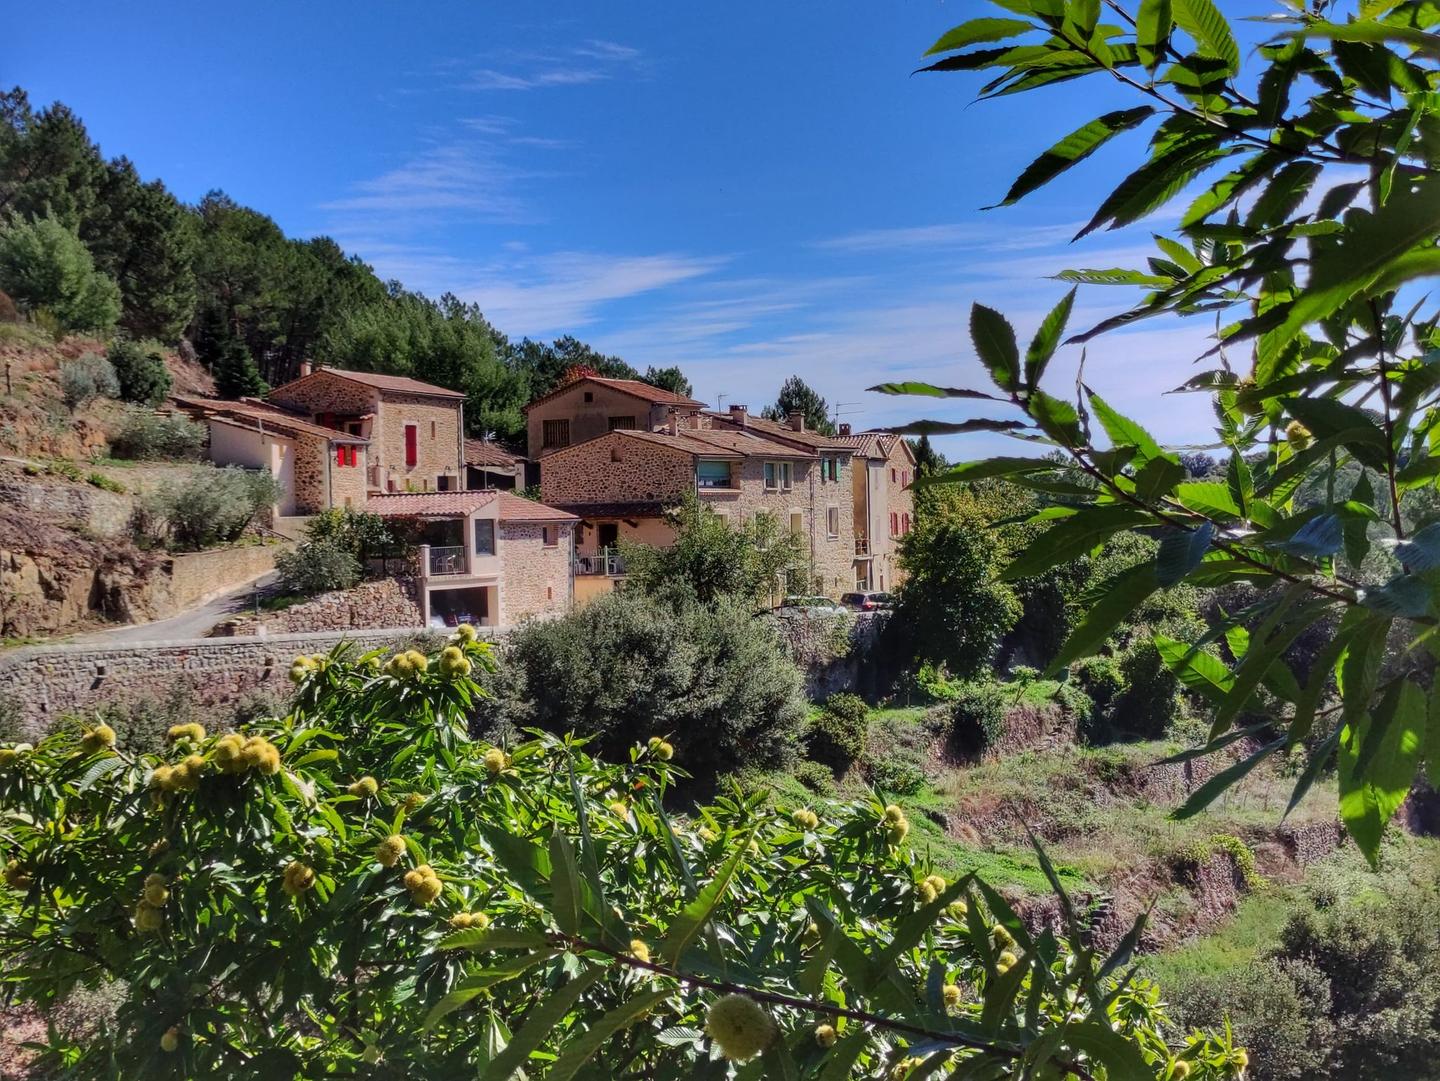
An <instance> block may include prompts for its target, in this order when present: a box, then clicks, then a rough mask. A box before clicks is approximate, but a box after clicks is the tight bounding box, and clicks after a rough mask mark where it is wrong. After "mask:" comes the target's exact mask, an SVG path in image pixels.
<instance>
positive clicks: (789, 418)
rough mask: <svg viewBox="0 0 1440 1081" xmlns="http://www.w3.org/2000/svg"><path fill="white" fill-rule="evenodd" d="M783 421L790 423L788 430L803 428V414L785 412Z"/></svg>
mask: <svg viewBox="0 0 1440 1081" xmlns="http://www.w3.org/2000/svg"><path fill="white" fill-rule="evenodd" d="M785 423H786V424H788V425H790V430H791V431H792V432H803V431H804V430H805V414H804V413H786V414H785Z"/></svg>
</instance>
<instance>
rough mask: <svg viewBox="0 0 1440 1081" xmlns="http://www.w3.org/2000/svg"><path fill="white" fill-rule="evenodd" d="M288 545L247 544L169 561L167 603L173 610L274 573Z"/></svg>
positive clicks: (212, 549)
mask: <svg viewBox="0 0 1440 1081" xmlns="http://www.w3.org/2000/svg"><path fill="white" fill-rule="evenodd" d="M289 549H290V545H288V544H283V543H282V544H247V545H240V546H237V547H234V548H210V549H207V550H206V551H203V552H182V553H180V554H178V555H175V556H171V557H170V566H169V574H170V599H171V601H172V603H173V604H174V607H175V608H176V610H179V609H181V608H187V607H189V606H190V605H192V604H195V603H196V602H198V601H201V600H203V599H204V598H206V597H211V596H214V595H216V594H218V593H224V592H227V591H228V590H231V589H234V588H235V587H236V586H240V585H244V584H245V583H246V582H250V581H253V580H254V579H256V578H259V577H260V576H261V575H262V574H265V573H267V572H269V571H272V570H274V569H275V558H276V556H278V555H279V554H280V553H281V552H285V551H289Z"/></svg>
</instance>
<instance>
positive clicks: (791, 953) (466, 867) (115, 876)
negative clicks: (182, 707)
mask: <svg viewBox="0 0 1440 1081" xmlns="http://www.w3.org/2000/svg"><path fill="white" fill-rule="evenodd" d="M468 632H469V628H463V629H462V630H461V631H460V632H458V633H457V635H456V636H455V637H454V638H453V639H452V641H451V643H450V644H449V645H447V646H446V648H445V649H444V651H442V652H439V653H436V654H430V655H426V654H423V653H419V652H417V651H407V652H404V653H399V654H396V655H395V656H393V657H391V658H390V659H389V660H385V658H384V657H383V655H382V654H381V652H379V651H377V652H375V653H370V654H364V655H359V656H357V655H355V654H354V653H353V652H346V651H344V650H342V651H338V652H336V653H333V654H330V655H328V656H314V657H298V658H296V660H295V663H294V665H293V666H292V670H291V677H292V679H294V680H296V681H297V683H298V684H299V693H298V696H297V698H296V700H295V702H294V703H293V708H292V709H291V710H290V711H289V712H288V713H287V714H286V716H284V717H283V718H269V717H264V718H256V719H255V720H253V721H251V722H250V723H249V724H247V725H246V726H245V727H244V729H243V730H241V731H237V732H234V733H228V732H227V733H214V732H206V731H205V730H204V729H203V728H201V727H200V726H199V725H196V724H183V725H178V726H176V727H175V728H173V729H172V730H171V731H170V732H169V734H168V740H167V743H168V746H167V748H166V749H164V750H161V751H160V752H158V753H145V752H141V751H138V750H134V749H131V748H127V747H125V746H122V745H119V744H117V741H116V735H115V732H114V731H113V730H111V729H110V728H109V727H108V726H105V725H103V724H97V725H94V726H92V727H90V728H88V729H83V730H80V731H74V730H66V731H61V732H57V733H56V734H54V735H52V736H50V737H48V738H46V739H45V740H44V741H43V742H41V743H40V744H39V745H38V746H35V747H30V746H29V745H20V746H7V747H5V748H4V749H3V757H0V793H3V797H4V798H3V799H0V816H3V817H0V823H3V833H4V836H5V837H6V845H7V853H8V863H7V865H6V870H5V888H4V889H3V890H0V929H3V932H4V939H5V941H6V943H7V944H8V948H9V953H8V957H7V965H6V967H5V969H4V970H3V976H0V978H3V979H4V980H5V982H6V983H7V984H8V985H9V987H10V988H11V989H13V991H14V992H15V993H17V994H18V995H19V996H20V997H21V998H22V999H23V1000H25V1001H29V1002H34V1003H37V1004H39V1005H41V1006H42V1007H49V1006H52V1005H54V1004H56V1003H58V1002H61V1001H63V1000H65V999H66V998H67V997H68V996H70V995H71V994H72V992H73V991H74V990H75V989H76V988H77V987H80V986H83V985H85V984H87V983H95V982H97V981H111V982H110V985H109V986H110V987H111V993H112V995H113V996H114V997H115V1000H116V1008H115V1011H114V1014H113V1016H107V1017H106V1018H105V1019H104V1021H103V1023H101V1024H98V1025H96V1027H95V1031H94V1033H93V1035H91V1036H90V1037H89V1038H87V1039H84V1040H79V1041H67V1040H66V1038H65V1037H64V1035H63V1034H62V1033H60V1032H58V1031H56V1032H54V1033H52V1035H51V1042H50V1044H49V1046H48V1049H47V1054H48V1056H49V1057H48V1061H46V1062H44V1063H42V1065H43V1066H46V1067H51V1068H63V1069H64V1072H65V1073H66V1074H67V1075H69V1076H74V1077H78V1078H102V1077H117V1076H119V1077H239V1076H264V1077H269V1078H321V1077H332V1076H340V1075H343V1076H353V1077H362V1078H376V1079H378V1078H384V1077H395V1076H402V1075H403V1076H426V1077H437V1078H438V1077H459V1076H465V1077H479V1078H482V1079H487V1081H499V1079H504V1078H509V1077H511V1076H513V1075H514V1074H515V1073H516V1071H518V1070H524V1071H526V1072H527V1074H528V1075H531V1076H541V1075H543V1076H546V1077H548V1078H550V1079H552V1081H562V1079H564V1078H569V1077H576V1076H581V1075H585V1076H607V1077H632V1076H633V1077H657V1078H659V1077H676V1078H678V1077H690V1076H715V1077H719V1076H725V1075H727V1074H728V1073H729V1070H728V1068H727V1066H728V1064H727V1063H725V1062H724V1061H722V1059H726V1058H728V1059H730V1060H731V1061H732V1062H733V1063H734V1064H735V1066H736V1067H738V1069H739V1073H738V1076H740V1077H761V1076H764V1077H793V1078H797V1079H799V1078H815V1079H819V1078H825V1079H836V1078H849V1077H886V1076H890V1077H912V1078H913V1077H920V1076H923V1075H924V1074H926V1073H931V1074H933V1073H934V1071H935V1070H937V1069H939V1070H945V1071H952V1072H953V1070H955V1069H957V1068H962V1069H966V1070H969V1071H970V1072H972V1073H977V1074H978V1075H979V1076H1002V1075H1015V1074H1017V1073H1019V1072H1021V1071H1026V1072H1031V1068H1032V1067H1035V1068H1038V1069H1040V1070H1042V1071H1050V1072H1053V1073H1056V1074H1063V1073H1065V1072H1071V1073H1075V1074H1077V1075H1078V1076H1085V1077H1090V1078H1096V1079H1113V1081H1119V1079H1121V1078H1135V1079H1140V1078H1159V1077H1165V1078H1173V1077H1176V1076H1186V1075H1188V1076H1189V1077H1190V1078H1192V1079H1195V1081H1213V1079H1218V1078H1221V1077H1225V1076H1233V1075H1234V1073H1236V1072H1237V1071H1238V1070H1239V1069H1240V1068H1241V1067H1242V1066H1243V1063H1244V1060H1243V1057H1242V1056H1243V1052H1241V1051H1240V1050H1239V1049H1237V1048H1232V1047H1231V1046H1229V1044H1228V1041H1226V1040H1225V1039H1224V1038H1215V1037H1210V1036H1205V1035H1203V1034H1199V1033H1196V1034H1193V1035H1191V1036H1189V1037H1184V1036H1182V1035H1181V1034H1180V1033H1178V1032H1177V1031H1175V1030H1174V1028H1173V1026H1171V1025H1170V1024H1169V1023H1168V1022H1167V1018H1166V1013H1165V1007H1164V1006H1163V1004H1162V1003H1161V1001H1160V998H1159V992H1158V989H1156V988H1155V987H1153V985H1151V984H1149V983H1147V982H1146V981H1144V980H1139V979H1135V978H1133V977H1129V978H1126V979H1121V978H1120V976H1119V973H1120V966H1122V965H1123V964H1125V962H1126V961H1127V959H1128V954H1129V951H1130V948H1131V941H1133V940H1127V943H1126V945H1124V946H1123V947H1122V948H1121V949H1120V950H1119V951H1118V952H1116V953H1115V954H1113V955H1111V956H1109V957H1105V956H1101V955H1098V954H1096V953H1095V952H1093V951H1092V950H1091V949H1090V948H1089V947H1087V946H1086V945H1085V943H1084V941H1083V940H1082V939H1081V937H1080V936H1079V934H1078V932H1077V931H1076V930H1075V928H1074V927H1073V921H1072V926H1071V927H1070V928H1069V930H1067V931H1066V932H1065V934H1064V938H1063V939H1062V938H1060V937H1057V935H1056V934H1054V933H1052V932H1050V931H1045V932H1043V933H1041V934H1038V935H1032V934H1031V932H1030V931H1028V930H1027V928H1026V926H1025V924H1024V923H1022V922H1021V921H1020V920H1019V919H1018V917H1017V916H1016V915H1015V913H1014V912H1013V911H1012V910H1011V908H1010V906H1009V905H1008V904H1007V903H1006V902H1005V901H1004V899H1003V898H1002V897H1001V896H1000V894H999V893H997V892H995V890H993V889H992V888H991V887H990V886H989V885H988V884H985V883H983V882H981V881H980V880H978V879H976V878H974V877H973V876H966V877H965V878H963V879H960V880H958V881H953V882H952V881H947V880H945V879H944V878H941V877H939V876H935V875H933V874H930V873H929V870H928V868H927V866H926V863H925V860H924V858H923V857H921V856H920V855H918V854H917V853H914V852H912V851H911V849H910V847H909V845H908V844H907V843H906V834H907V832H908V829H907V827H908V822H907V821H906V819H905V816H904V812H903V811H902V810H901V809H900V808H899V807H886V806H882V805H881V804H880V803H879V802H878V801H867V802H864V803H862V804H860V805H858V806H849V807H845V806H833V807H832V806H827V807H822V808H820V810H818V811H817V810H814V809H811V808H808V807H783V808H778V809H776V808H772V807H770V806H769V805H768V804H767V803H766V801H765V798H764V796H763V795H762V796H751V797H745V796H741V795H740V794H738V793H735V792H728V791H727V792H726V793H724V795H723V797H722V798H721V799H719V800H718V801H717V803H716V804H715V805H714V806H710V807H704V808H699V809H697V811H696V812H695V814H694V815H693V817H691V818H689V819H688V820H686V821H680V820H677V819H675V818H672V816H671V814H670V812H669V811H668V810H667V809H666V805H665V801H666V797H667V795H668V794H669V793H670V791H671V789H672V788H673V786H674V785H675V783H676V782H677V781H679V780H681V779H683V777H684V773H683V771H682V768H681V767H682V765H688V756H689V753H690V749H691V747H692V746H693V745H692V744H688V743H686V742H680V743H677V744H675V745H672V744H671V743H670V742H669V741H668V740H666V739H664V738H661V735H660V733H658V732H656V733H654V738H644V739H641V740H640V741H639V742H638V743H637V744H636V745H634V746H632V747H631V748H629V750H628V753H626V754H624V755H621V756H619V758H618V760H617V761H615V762H614V763H613V764H612V763H607V762H605V761H602V760H600V759H597V758H594V757H592V756H591V755H590V753H589V752H588V750H587V749H586V748H585V747H583V746H582V745H580V743H579V742H577V741H575V740H572V739H565V740H561V739H558V738H553V737H545V738H537V739H529V740H526V741H524V742H519V743H515V744H512V745H510V746H506V747H502V746H494V745H489V744H486V743H483V742H474V741H472V740H470V739H469V738H468V736H467V734H466V730H467V724H466V718H467V716H468V714H469V713H470V712H471V710H472V709H473V708H475V706H476V705H477V704H478V701H479V694H480V692H479V689H478V687H477V686H476V684H475V683H474V681H473V679H472V675H473V674H474V673H475V672H477V671H480V670H484V669H486V668H488V667H490V666H491V664H492V660H491V654H490V650H489V647H488V646H487V645H485V644H483V643H477V642H475V641H473V635H472V634H470V633H468ZM672 756H673V758H672ZM1046 866H1047V867H1048V864H1046ZM1057 883H1058V879H1057ZM1067 904H1068V902H1067ZM1066 911H1067V912H1068V908H1067V910H1066ZM1178 1062H1184V1063H1185V1065H1184V1067H1183V1068H1182V1067H1180V1066H1178V1065H1177V1063H1178ZM586 1071H588V1073H587V1072H586ZM1182 1071H1183V1072H1182Z"/></svg>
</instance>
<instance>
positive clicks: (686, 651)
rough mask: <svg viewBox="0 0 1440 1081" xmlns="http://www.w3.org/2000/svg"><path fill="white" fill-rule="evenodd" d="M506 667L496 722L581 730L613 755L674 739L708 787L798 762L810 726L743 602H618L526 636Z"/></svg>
mask: <svg viewBox="0 0 1440 1081" xmlns="http://www.w3.org/2000/svg"><path fill="white" fill-rule="evenodd" d="M506 659H507V665H506V667H505V670H504V673H503V674H504V677H505V678H504V679H502V681H501V684H500V688H499V689H500V692H501V701H500V702H499V703H498V705H497V710H498V715H497V716H495V717H492V718H491V719H492V721H495V720H499V721H503V722H507V723H510V724H513V725H514V726H515V727H517V728H523V727H525V726H527V725H529V726H535V727H539V728H543V729H545V730H547V731H550V732H557V733H559V732H568V731H571V730H572V729H573V730H574V731H575V732H577V733H578V734H580V735H587V736H594V737H595V738H596V746H597V747H599V748H601V749H602V750H604V751H605V752H606V753H609V754H620V753H623V752H624V750H625V749H626V748H628V747H629V746H630V745H631V744H632V743H634V742H635V740H636V739H639V738H641V737H642V736H648V735H649V734H650V733H652V732H661V733H671V734H673V735H672V739H673V742H674V744H675V746H676V748H677V749H678V751H679V752H680V753H683V755H684V756H685V761H686V765H687V767H688V768H689V769H690V770H691V772H693V773H695V774H697V775H699V776H700V777H702V778H703V779H704V780H706V781H708V780H710V778H712V777H713V776H715V775H717V774H719V773H726V772H734V771H738V770H740V769H742V768H751V769H771V768H785V767H788V766H789V765H791V764H792V762H793V760H794V758H795V749H796V743H797V741H798V738H799V735H800V732H801V728H802V726H803V724H804V719H805V701H804V699H803V697H802V696H801V678H800V672H799V670H798V669H796V667H795V666H794V665H793V664H792V663H791V662H790V661H789V660H788V659H787V658H786V657H785V655H784V652H783V647H782V646H781V644H780V642H779V640H778V638H777V637H776V634H775V632H774V631H773V630H772V629H771V628H770V627H769V626H767V625H766V623H765V622H764V621H757V620H756V619H754V618H753V616H752V615H751V612H750V608H749V605H748V603H747V602H746V601H744V600H742V599H738V598H731V599H722V600H720V601H717V602H716V603H715V604H713V605H702V604H700V603H699V602H697V601H694V600H693V599H684V598H683V597H678V596H677V597H673V598H671V599H670V600H668V601H666V600H662V599H660V598H657V597H654V596H649V595H645V594H640V593H631V592H630V591H629V590H626V591H624V592H621V593H614V594H610V595H607V596H605V597H602V598H600V599H599V600H596V601H593V602H592V603H590V604H587V605H586V606H585V607H584V608H581V609H579V610H578V611H575V612H572V613H570V614H569V615H567V616H564V617H562V618H560V619H554V620H546V621H536V622H532V623H529V624H526V625H524V626H522V627H520V628H519V629H518V630H516V631H515V632H514V633H513V634H512V635H511V636H510V640H509V643H508V646H507V650H506Z"/></svg>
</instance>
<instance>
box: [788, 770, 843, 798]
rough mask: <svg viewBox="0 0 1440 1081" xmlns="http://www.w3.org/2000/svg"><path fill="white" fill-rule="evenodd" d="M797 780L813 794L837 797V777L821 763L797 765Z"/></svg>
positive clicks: (795, 771)
mask: <svg viewBox="0 0 1440 1081" xmlns="http://www.w3.org/2000/svg"><path fill="white" fill-rule="evenodd" d="M794 773H795V779H796V780H797V781H799V782H800V783H801V784H802V785H804V786H805V787H806V788H808V789H809V790H810V791H811V792H814V793H816V794H817V795H821V796H833V795H835V775H834V774H833V773H831V772H830V767H828V766H826V765H824V764H823V763H820V762H797V763H795V770H794Z"/></svg>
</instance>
